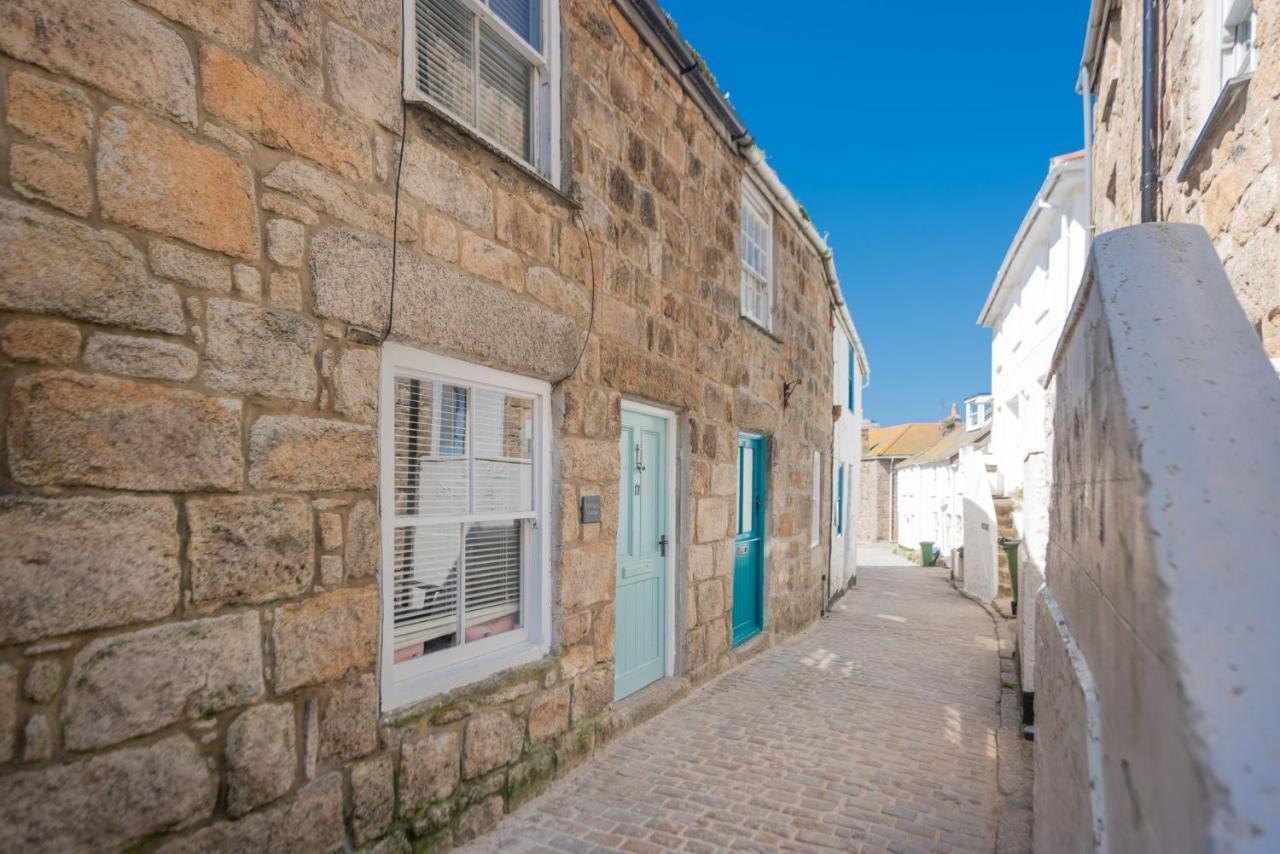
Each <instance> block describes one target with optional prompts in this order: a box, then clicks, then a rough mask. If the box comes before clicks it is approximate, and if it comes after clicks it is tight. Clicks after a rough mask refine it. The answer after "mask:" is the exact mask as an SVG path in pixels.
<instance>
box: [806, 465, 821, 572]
mask: <svg viewBox="0 0 1280 854" xmlns="http://www.w3.org/2000/svg"><path fill="white" fill-rule="evenodd" d="M821 526H822V451H814V452H813V507H812V509H811V510H810V512H809V527H811V528H812V529H813V532H812V534H810V537H809V548H811V549H812V548H817V546H818V544H819V543H820V542H822V530H821Z"/></svg>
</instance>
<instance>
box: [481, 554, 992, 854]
mask: <svg viewBox="0 0 1280 854" xmlns="http://www.w3.org/2000/svg"><path fill="white" fill-rule="evenodd" d="M885 555H887V550H883V549H876V550H875V552H874V553H873V554H872V555H870V556H869V558H870V561H874V562H876V563H882V564H885V563H890V562H891V561H892V562H893V563H897V564H898V565H896V566H871V567H868V566H863V567H862V568H861V569H860V570H859V576H858V586H857V587H856V588H855V589H854V590H853V591H852V592H851V593H849V594H848V595H846V596H845V597H844V598H843V599H842V600H841V601H840V602H839V603H838V605H837V607H836V609H835V611H834V613H833V614H832V616H831V617H830V619H827V620H825V621H823V622H821V623H820V624H819V625H818V626H816V627H814V628H813V629H811V630H810V631H808V632H806V633H805V634H803V635H802V636H800V637H799V638H796V639H794V640H792V641H790V642H788V643H785V644H783V645H781V646H779V647H777V648H775V649H773V650H770V651H767V652H765V653H763V654H762V655H760V656H759V657H757V658H756V659H754V660H753V661H751V662H749V663H747V664H745V665H743V666H741V667H739V668H738V669H737V670H735V671H733V672H731V673H729V674H727V675H725V676H724V677H722V678H721V679H719V680H718V681H716V682H713V683H711V684H710V685H708V686H706V687H704V688H703V689H701V690H697V691H694V692H693V693H692V695H691V696H690V697H688V698H687V699H685V700H684V701H682V702H680V703H678V704H677V705H675V706H673V707H672V708H670V709H668V710H667V711H665V712H663V713H662V714H660V715H658V716H657V717H655V718H654V719H652V720H651V721H649V722H647V723H645V724H643V725H641V726H640V727H638V728H637V729H635V730H634V731H632V732H630V733H628V734H626V735H624V736H622V737H620V738H618V739H617V740H616V741H614V742H613V743H612V744H610V745H609V746H608V747H606V748H605V749H603V750H601V751H600V752H598V753H597V754H596V755H595V756H593V757H592V758H591V759H590V760H588V761H587V762H586V763H585V764H584V765H583V767H581V768H580V769H578V770H577V771H576V772H574V773H573V774H571V775H570V776H569V777H567V778H566V779H564V780H562V781H560V782H559V783H558V784H556V785H555V786H554V787H553V788H552V789H551V790H550V791H549V792H548V793H547V794H545V795H543V796H542V797H540V798H537V799H536V800H534V801H533V802H531V803H529V804H527V805H526V806H525V807H523V808H522V809H520V810H518V811H517V812H515V813H514V814H512V815H511V816H509V817H507V818H506V819H505V820H504V821H503V822H502V823H501V824H500V825H499V826H498V828H497V830H495V831H494V832H493V833H490V834H489V835H487V836H485V837H482V838H481V839H479V840H477V841H476V842H475V843H473V844H472V845H471V846H470V847H469V848H468V849H466V850H469V851H493V850H500V851H609V850H626V851H642V852H643V851H654V852H656V851H663V850H685V851H716V850H723V849H730V848H732V849H737V850H759V851H774V850H784V851H808V850H822V849H837V850H855V851H858V850H865V851H880V850H889V851H917V850H923V851H986V852H990V851H992V850H993V849H994V848H995V836H996V826H997V810H998V807H999V804H998V794H997V792H998V789H997V779H996V778H997V768H996V764H997V763H996V732H997V728H998V726H999V719H1000V713H999V698H1000V690H1001V689H1000V661H999V656H998V653H997V642H996V637H995V631H994V629H993V625H992V620H991V617H989V616H988V615H987V613H986V612H984V611H983V609H982V608H981V607H979V606H978V605H976V604H974V603H973V602H970V601H968V600H966V599H964V598H962V597H961V596H960V595H959V594H957V593H956V592H955V591H954V590H953V589H952V587H951V586H950V584H948V583H947V581H946V577H945V573H946V570H943V569H937V570H935V569H923V568H920V567H908V566H904V565H901V564H902V563H903V562H902V561H901V560H900V559H898V558H896V557H885ZM865 562H868V561H867V560H866V559H864V563H865ZM1001 847H1002V848H1005V847H1006V846H1003V845H1002V846H1001Z"/></svg>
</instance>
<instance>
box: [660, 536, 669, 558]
mask: <svg viewBox="0 0 1280 854" xmlns="http://www.w3.org/2000/svg"><path fill="white" fill-rule="evenodd" d="M658 554H660V555H662V556H663V557H666V556H667V535H666V534H663V535H662V536H661V537H658Z"/></svg>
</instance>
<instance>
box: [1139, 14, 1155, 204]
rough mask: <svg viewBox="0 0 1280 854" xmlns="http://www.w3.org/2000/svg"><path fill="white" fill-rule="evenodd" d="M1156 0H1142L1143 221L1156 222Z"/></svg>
mask: <svg viewBox="0 0 1280 854" xmlns="http://www.w3.org/2000/svg"><path fill="white" fill-rule="evenodd" d="M1155 5H1156V4H1155V0H1142V221H1143V222H1155V221H1156V50H1157V44H1156V39H1157V38H1158V36H1159V31H1158V28H1157V25H1156V23H1157V22H1156V12H1155Z"/></svg>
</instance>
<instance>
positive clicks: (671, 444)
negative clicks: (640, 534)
mask: <svg viewBox="0 0 1280 854" xmlns="http://www.w3.org/2000/svg"><path fill="white" fill-rule="evenodd" d="M622 408H623V409H624V410H629V411H631V412H634V413H636V414H637V415H650V416H653V417H654V418H661V419H662V420H663V421H664V422H665V423H666V425H667V436H666V444H667V556H666V558H665V559H664V560H665V563H664V566H663V571H664V572H665V573H666V584H665V585H664V586H665V587H666V592H665V596H666V600H667V601H666V612H667V613H666V619H665V621H664V622H665V623H666V625H665V626H663V627H662V631H663V636H664V637H665V638H666V640H665V643H664V645H665V647H666V651H665V653H666V654H665V656H664V657H665V659H666V661H664V662H663V666H662V675H663V676H664V677H666V676H671V675H674V674H675V672H676V622H675V614H676V573H675V567H676V548H677V545H678V544H677V542H676V540H677V536H678V529H677V528H676V480H677V479H678V478H677V477H676V413H675V411H673V410H670V409H664V408H662V407H659V406H654V405H652V404H649V403H640V402H639V401H636V400H627V399H626V398H625V397H624V398H623V399H622ZM618 510H619V512H621V510H622V503H621V496H619V503H618Z"/></svg>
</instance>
